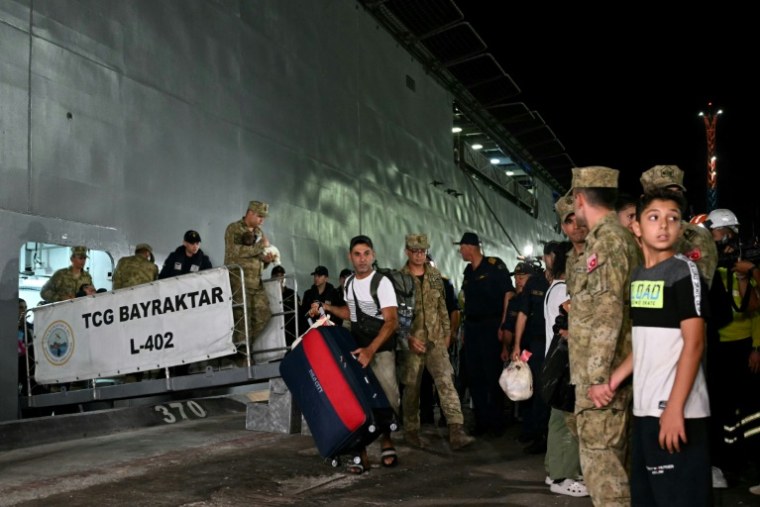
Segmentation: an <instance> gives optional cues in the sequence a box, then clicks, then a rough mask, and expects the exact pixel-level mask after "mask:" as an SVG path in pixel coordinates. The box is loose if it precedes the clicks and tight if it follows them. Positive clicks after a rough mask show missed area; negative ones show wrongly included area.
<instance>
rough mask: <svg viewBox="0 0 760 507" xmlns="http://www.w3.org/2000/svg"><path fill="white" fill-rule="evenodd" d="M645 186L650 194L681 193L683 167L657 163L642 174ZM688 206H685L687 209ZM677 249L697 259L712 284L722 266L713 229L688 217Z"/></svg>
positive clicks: (646, 191) (708, 281)
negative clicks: (662, 189) (711, 231)
mask: <svg viewBox="0 0 760 507" xmlns="http://www.w3.org/2000/svg"><path fill="white" fill-rule="evenodd" d="M640 181H641V186H642V187H643V188H644V193H645V194H648V193H649V192H651V191H652V190H655V189H657V188H667V189H668V190H674V191H676V192H678V193H680V194H681V195H683V193H684V192H686V187H684V186H683V171H682V170H681V169H679V168H678V166H675V165H656V166H654V167H652V168H651V169H649V170H647V171H644V173H643V174H642V175H641V179H640ZM684 211H685V210H681V212H682V213H683V212H684ZM676 253H680V254H683V255H685V256H686V257H687V258H689V259H691V260H692V261H694V264H696V265H697V267H698V268H699V273H700V274H701V275H702V278H704V279H705V282H707V287H708V288H709V287H711V286H712V281H713V276H715V269H716V268H717V267H718V248H717V247H716V246H715V240H714V239H713V237H712V234H710V231H708V230H707V229H705V228H704V227H699V226H698V225H694V224H692V223H689V222H687V221H685V220H681V240H680V241H679V242H678V243H676Z"/></svg>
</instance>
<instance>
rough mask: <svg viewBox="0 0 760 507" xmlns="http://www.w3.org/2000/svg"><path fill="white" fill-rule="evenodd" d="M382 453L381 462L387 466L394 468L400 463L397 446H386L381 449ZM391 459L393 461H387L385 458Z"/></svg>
mask: <svg viewBox="0 0 760 507" xmlns="http://www.w3.org/2000/svg"><path fill="white" fill-rule="evenodd" d="M381 451H382V452H381V453H380V462H381V463H382V464H383V466H384V467H386V468H393V467H395V466H396V465H398V454H396V448H395V447H385V448H383V449H382V450H381ZM387 459H390V460H391V462H390V463H387V462H386V461H385V460H387Z"/></svg>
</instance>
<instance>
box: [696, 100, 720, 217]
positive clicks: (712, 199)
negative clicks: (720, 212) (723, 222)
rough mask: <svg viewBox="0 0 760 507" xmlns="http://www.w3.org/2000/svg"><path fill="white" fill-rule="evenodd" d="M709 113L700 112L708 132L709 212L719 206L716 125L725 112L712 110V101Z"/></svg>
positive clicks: (708, 105) (709, 104) (709, 105)
mask: <svg viewBox="0 0 760 507" xmlns="http://www.w3.org/2000/svg"><path fill="white" fill-rule="evenodd" d="M707 107H708V109H707V113H703V112H700V113H699V116H701V117H702V118H703V119H704V120H705V131H706V133H707V212H708V213H709V212H711V211H712V210H714V209H716V208H717V207H718V178H717V175H718V173H717V171H716V169H715V166H716V162H717V160H718V158H717V157H716V156H715V127H716V124H717V123H718V115H720V114H723V110H721V109H719V110H718V112H716V113H714V114H713V112H712V102H710V103H708V104H707Z"/></svg>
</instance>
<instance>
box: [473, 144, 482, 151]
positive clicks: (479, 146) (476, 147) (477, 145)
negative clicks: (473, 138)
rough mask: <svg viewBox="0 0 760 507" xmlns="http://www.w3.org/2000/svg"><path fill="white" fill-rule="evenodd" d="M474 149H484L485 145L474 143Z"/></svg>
mask: <svg viewBox="0 0 760 507" xmlns="http://www.w3.org/2000/svg"><path fill="white" fill-rule="evenodd" d="M472 149H473V150H482V149H483V145H482V144H473V145H472Z"/></svg>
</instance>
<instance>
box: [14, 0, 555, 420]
mask: <svg viewBox="0 0 760 507" xmlns="http://www.w3.org/2000/svg"><path fill="white" fill-rule="evenodd" d="M410 80H412V81H413V83H414V86H413V87H410V86H409V83H410ZM412 88H413V89H412ZM452 102H453V96H452V94H451V92H450V91H449V90H447V89H445V88H444V87H443V86H442V85H441V84H440V83H439V82H438V81H437V80H436V79H434V77H432V76H431V75H429V73H428V72H427V71H426V69H425V68H424V67H423V66H422V65H421V64H420V62H418V61H417V59H415V58H414V56H413V55H411V54H410V53H409V52H408V51H407V50H406V49H404V48H403V47H402V46H401V45H399V44H398V43H397V41H396V40H395V39H394V38H393V37H392V36H391V35H390V34H389V33H388V32H387V31H386V30H384V29H383V27H381V26H380V25H379V24H378V22H377V21H376V19H375V18H373V16H372V15H371V14H370V13H369V12H367V11H366V10H365V9H364V8H363V6H362V5H361V4H359V3H355V2H351V1H346V0H320V1H316V2H315V1H312V0H291V1H288V2H274V1H270V2H265V1H238V0H228V1H225V0H183V1H179V0H164V1H155V0H130V1H119V2H115V1H114V2H103V1H99V0H76V1H75V0H5V1H3V2H0V224H2V231H3V236H4V239H3V241H2V246H0V260H1V261H2V267H3V277H2V281H1V283H0V323H1V325H2V326H3V332H2V335H3V336H9V335H11V336H12V335H13V334H14V326H15V323H16V321H17V310H16V298H17V295H18V283H19V272H20V269H23V267H22V266H20V262H19V249H20V248H21V246H22V245H24V244H25V243H27V242H42V243H51V244H58V245H76V244H83V245H87V246H89V247H91V248H93V249H97V250H102V251H105V252H107V253H108V254H109V255H110V256H111V258H112V259H113V260H114V261H116V260H118V258H120V257H121V256H124V255H129V254H131V249H133V248H134V245H136V244H138V243H150V244H151V245H153V248H154V251H155V254H156V258H157V261H158V262H159V263H160V262H162V261H163V258H164V257H165V256H166V255H168V253H170V252H171V251H172V250H173V249H174V248H175V247H176V246H177V245H179V244H180V243H181V239H182V234H183V233H184V232H185V231H186V230H188V229H195V230H197V231H198V232H199V233H200V235H201V237H202V238H203V243H202V248H203V250H204V251H205V252H206V253H207V254H208V255H209V256H210V257H211V260H212V262H213V263H214V265H221V264H222V262H223V256H224V240H223V236H224V230H225V227H226V226H227V225H228V224H229V223H231V222H233V221H236V220H238V219H239V218H240V217H241V216H242V214H243V212H244V210H245V208H246V206H247V203H248V201H250V200H254V199H255V200H261V201H264V202H267V203H269V205H270V213H271V215H270V217H269V218H267V220H266V222H265V224H264V227H263V229H264V231H265V233H266V234H267V235H268V237H269V239H270V241H271V242H272V243H273V244H274V245H276V246H277V247H278V249H279V250H280V253H281V256H282V263H283V266H284V267H285V268H286V269H287V270H288V272H289V273H295V274H296V275H297V278H298V280H299V282H300V285H301V286H302V287H303V286H308V284H310V282H309V280H310V277H309V273H310V272H311V271H312V270H313V268H314V267H315V266H317V265H325V266H328V267H329V268H330V270H331V274H333V273H334V275H333V280H335V279H336V278H337V276H336V275H337V272H338V271H339V270H340V269H341V268H343V267H348V266H349V261H348V258H347V245H348V242H349V239H350V238H351V237H352V236H354V235H356V234H367V235H369V236H370V237H372V238H373V240H374V242H375V247H376V253H377V259H378V262H379V263H380V265H382V266H400V265H402V264H403V262H404V261H405V256H404V253H403V246H404V235H405V234H407V233H412V232H422V233H427V234H429V236H430V242H431V253H432V255H433V256H434V257H435V260H436V262H437V264H438V266H439V268H440V269H441V271H442V272H443V273H444V274H446V275H448V276H450V277H452V278H453V279H454V280H455V282H457V283H459V282H461V273H462V270H463V268H464V266H465V265H464V263H463V262H462V260H461V258H460V256H459V254H458V251H457V249H456V247H455V246H453V245H452V243H453V242H455V241H457V240H459V238H460V237H461V235H462V233H463V232H464V231H475V232H477V233H478V234H479V235H480V237H481V238H482V240H483V243H484V250H485V253H486V254H487V255H495V256H499V257H501V258H503V259H505V260H506V262H507V264H508V266H509V267H512V266H513V265H514V263H515V262H516V261H515V256H516V255H517V254H518V253H524V251H523V249H524V248H525V247H528V246H532V247H534V248H536V249H538V248H540V245H541V242H542V241H545V240H547V239H554V238H555V237H556V233H555V227H554V226H555V224H556V215H555V214H554V212H553V208H552V206H553V200H552V189H551V188H550V187H549V186H548V185H546V184H545V183H543V182H542V181H541V180H538V179H536V180H535V181H534V186H533V194H532V195H533V198H534V199H535V206H534V207H533V211H532V213H527V212H526V211H525V209H524V208H522V207H521V206H519V205H518V204H516V203H515V202H513V201H512V200H509V199H507V198H505V197H504V196H503V195H502V193H500V192H498V191H496V190H495V189H494V188H493V186H492V185H490V184H488V182H487V181H486V180H485V179H483V178H476V177H473V174H472V173H468V172H466V171H464V170H462V169H461V168H460V167H459V166H458V165H457V164H456V162H455V155H454V144H453V139H452V130H451V129H452ZM433 181H438V182H442V183H443V184H442V185H432V184H431V183H432V182H433ZM446 189H452V190H454V191H456V192H458V193H460V194H461V195H459V196H458V197H455V196H454V195H452V194H451V193H447V192H446V191H445V190H446ZM504 229H506V230H507V231H508V233H509V236H510V237H511V241H510V240H508V238H507V237H506V236H505V234H504ZM518 250H519V252H518ZM12 347H13V340H9V339H6V340H3V341H2V343H0V349H1V350H0V420H9V419H14V418H16V415H17V409H16V407H17V404H16V403H17V402H16V397H17V393H16V386H17V366H16V365H17V363H16V351H15V350H14V349H13V348H12Z"/></svg>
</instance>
